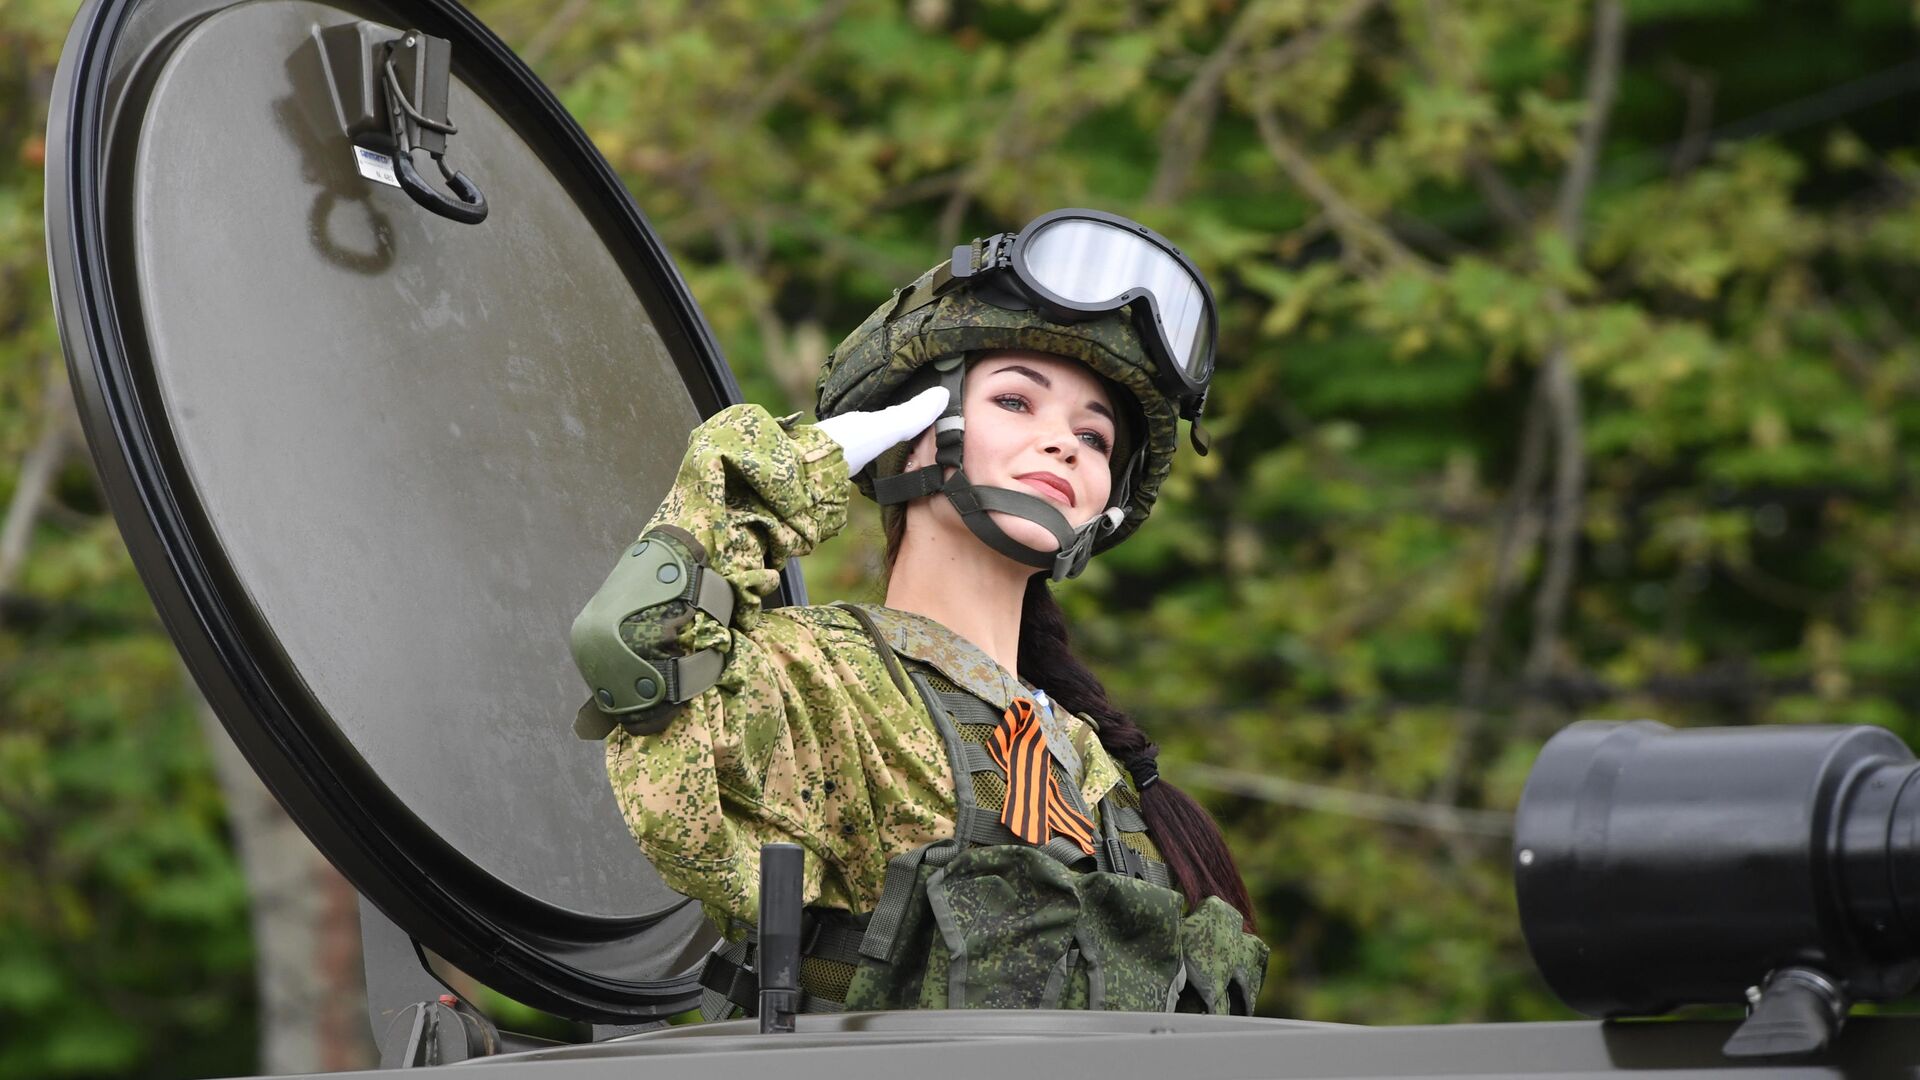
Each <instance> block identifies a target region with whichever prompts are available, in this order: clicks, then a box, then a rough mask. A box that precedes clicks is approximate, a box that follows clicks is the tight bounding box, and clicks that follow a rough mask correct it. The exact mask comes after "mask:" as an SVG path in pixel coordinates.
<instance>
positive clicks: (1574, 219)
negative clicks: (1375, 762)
mask: <svg viewBox="0 0 1920 1080" xmlns="http://www.w3.org/2000/svg"><path fill="white" fill-rule="evenodd" d="M1626 22H1627V20H1626V12H1625V8H1624V6H1623V4H1622V2H1621V0H1600V2H1599V7H1598V9H1597V11H1596V12H1595V15H1594V29H1593V45H1592V50H1591V52H1590V53H1589V55H1588V61H1587V89H1586V95H1587V115H1586V119H1585V120H1584V121H1583V123H1582V125H1581V132H1580V144H1579V146H1578V147H1576V148H1575V150H1574V155H1573V158H1572V160H1570V161H1569V162H1568V163H1567V171H1566V175H1565V177H1564V178H1563V179H1562V181H1561V185H1560V195H1559V198H1558V199H1557V200H1556V202H1555V206H1554V225H1555V227H1556V228H1558V229H1559V230H1560V233H1561V235H1562V236H1564V237H1566V241H1567V245H1568V246H1569V247H1570V248H1571V249H1572V250H1574V251H1575V252H1578V251H1579V250H1580V241H1581V233H1582V226H1583V224H1584V220H1585V216H1586V206H1587V195H1588V193H1589V192H1590V191H1591V190H1592V187H1593V175H1594V170H1595V169H1597V168H1598V167H1599V162H1600V144H1601V141H1602V139H1603V137H1604V136H1605V134H1606V130H1607V120H1608V118H1609V117H1610V116H1611V115H1612V112H1613V101H1614V96H1615V93H1616V92H1617V90H1618V88H1619V80H1620V58H1621V53H1622V52H1623V51H1624V48H1623V47H1624V45H1625V41H1626ZM1554 304H1555V306H1556V307H1558V308H1562V309H1564V307H1565V304H1566V300H1565V298H1564V297H1559V296H1556V297H1555V298H1554ZM1540 378H1541V379H1542V380H1543V381H1544V384H1545V394H1546V400H1547V403H1548V407H1549V415H1550V417H1551V419H1552V422H1553V443H1554V469H1553V497H1552V499H1551V500H1550V501H1549V503H1548V507H1547V515H1548V517H1547V522H1548V524H1547V565H1546V570H1545V572H1544V573H1543V574H1542V576H1541V580H1540V588H1539V591H1538V592H1537V593H1536V594H1535V596H1534V606H1533V618H1534V621H1533V643H1532V645H1531V646H1530V647H1529V648H1528V650H1527V663H1526V668H1525V675H1524V677H1525V679H1526V681H1528V682H1537V681H1539V680H1540V679H1542V678H1544V677H1545V676H1546V675H1547V674H1548V673H1549V672H1550V671H1551V670H1552V668H1553V665H1554V662H1555V658H1556V656H1557V654H1558V653H1559V650H1560V627H1561V623H1562V622H1563V620H1564V619H1565V617H1566V608H1567V596H1568V594H1569V593H1570V592H1571V591H1572V589H1573V579H1574V573H1575V569H1576V567H1575V562H1576V556H1577V554H1578V549H1579V541H1580V532H1581V524H1582V522H1581V518H1582V515H1583V508H1584V497H1585V493H1586V481H1587V459H1586V430H1585V422H1584V418H1583V416H1582V410H1581V404H1580V380H1579V379H1578V377H1577V376H1576V375H1575V374H1574V371H1573V362H1572V361H1571V360H1569V359H1568V357H1567V346H1566V344H1565V342H1560V343H1557V344H1555V345H1554V346H1553V347H1552V348H1551V349H1549V350H1548V351H1547V355H1546V358H1545V361H1544V363H1543V364H1542V367H1541V371H1540Z"/></svg>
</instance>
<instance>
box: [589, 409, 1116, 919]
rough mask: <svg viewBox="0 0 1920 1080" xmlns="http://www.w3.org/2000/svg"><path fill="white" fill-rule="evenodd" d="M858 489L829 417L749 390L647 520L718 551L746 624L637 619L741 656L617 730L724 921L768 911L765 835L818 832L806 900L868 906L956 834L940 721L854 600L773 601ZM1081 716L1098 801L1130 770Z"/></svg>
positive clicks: (1088, 787) (924, 657)
mask: <svg viewBox="0 0 1920 1080" xmlns="http://www.w3.org/2000/svg"><path fill="white" fill-rule="evenodd" d="M851 489H852V485H850V484H849V483H848V481H847V472H846V464H845V461H844V459H843V458H842V457H841V455H840V451H839V447H838V445H837V444H835V443H834V442H833V440H832V439H830V438H828V437H827V436H826V435H825V434H824V433H822V432H820V431H819V430H818V429H816V428H814V427H812V426H810V425H803V424H800V425H783V424H782V423H781V422H780V421H777V420H775V419H774V418H773V417H772V416H770V415H768V413H767V412H766V411H765V410H764V409H761V408H759V407H758V406H752V405H740V406H734V407H732V408H729V409H726V410H723V411H722V412H720V413H718V414H716V415H715V416H714V417H713V418H711V419H709V420H708V421H707V422H706V423H704V424H702V425H701V426H700V427H699V428H698V429H696V430H695V431H694V433H693V436H692V439H691V442H690V445H689V446H688V450H687V455H686V458H685V459H684V461H683V462H682V464H681V467H680V472H679V474H678V476H677V477H676V478H675V481H674V486H673V489H672V491H671V492H670V493H669V494H668V495H667V498H666V500H665V501H664V502H662V504H661V506H660V509H659V510H658V511H657V512H656V513H655V515H654V517H653V521H652V523H651V524H650V525H649V530H651V529H652V528H653V526H654V525H660V524H671V525H677V526H679V527H680V528H682V529H684V530H686V531H687V532H688V533H690V534H691V535H692V536H693V537H694V539H695V541H696V542H697V543H698V544H699V545H700V547H701V548H702V549H703V551H701V552H693V553H690V554H692V555H693V556H694V557H695V558H700V557H704V561H705V562H706V564H707V565H708V566H709V567H711V568H713V569H714V570H715V571H717V572H719V573H720V574H721V575H722V576H724V577H725V578H726V580H727V581H728V582H729V583H730V584H731V585H732V586H733V589H734V594H735V609H734V625H733V626H732V627H727V626H722V625H719V624H718V623H716V622H715V621H714V620H713V619H711V618H710V617H708V616H707V615H706V614H704V613H700V612H695V613H693V614H691V616H689V617H684V618H683V617H682V616H680V615H677V614H662V615H660V616H657V617H654V616H646V617H637V618H634V619H630V620H628V621H627V622H626V623H625V624H624V625H623V626H622V634H623V636H624V638H625V640H626V641H627V643H628V644H629V646H630V647H632V648H634V649H635V651H636V652H639V653H640V654H642V655H648V656H655V657H665V656H671V655H684V654H686V653H687V652H691V651H694V650H698V649H704V648H715V649H719V650H720V651H721V652H722V653H724V654H725V655H726V658H727V662H726V666H725V667H724V669H723V670H722V672H721V675H720V681H719V682H718V683H717V684H716V685H715V686H714V687H713V689H711V690H709V691H708V692H706V693H704V694H701V695H699V696H697V697H695V698H693V699H692V700H690V701H688V702H686V703H685V704H684V705H680V706H677V707H673V708H674V713H675V715H674V716H673V719H672V722H671V723H669V724H666V725H665V726H664V730H660V731H658V732H655V733H652V734H647V733H641V732H636V731H630V730H627V729H625V728H621V729H616V730H615V731H614V732H613V733H612V734H611V735H610V736H608V739H607V746H606V758H607V773H608V777H609V779H610V780H611V782H612V784H613V789H614V793H615V795H616V798H617V800H618V802H619V805H620V808H621V812H622V814H623V815H624V817H625V818H626V821H627V824H628V827H629V828H630V829H631V830H632V832H633V835H634V839H635V840H636V841H638V842H639V844H640V847H641V849H642V850H643V851H644V852H645V853H646V855H647V857H648V859H649V860H651V861H652V863H653V865H654V867H655V868H656V869H657V870H658V871H659V872H660V875H661V876H662V877H663V878H664V879H665V880H666V882H667V884H669V885H670V886H672V887H673V888H674V889H676V890H678V891H679V892H682V893H684V894H686V895H688V896H691V897H694V898H695V899H697V900H699V901H701V903H702V904H704V905H705V906H706V908H707V911H708V914H709V915H710V916H712V917H713V918H714V920H715V922H716V923H717V924H718V925H721V926H726V925H728V919H729V918H731V919H734V920H738V921H744V922H751V921H752V920H753V919H754V918H755V917H756V913H757V910H758V906H759V887H758V880H759V852H760V846H761V845H762V844H764V843H769V842H774V841H787V842H792V843H797V844H799V845H801V847H802V848H804V849H805V851H806V856H807V857H806V861H805V878H804V895H805V899H806V902H807V903H809V904H818V905H822V906H827V907H837V908H843V909H846V910H848V911H856V912H857V911H866V910H870V909H871V908H872V907H873V906H874V904H875V903H876V902H877V901H878V899H879V896H880V891H881V885H882V881H883V880H884V877H885V872H886V864H887V860H888V859H889V858H891V857H892V856H893V855H896V854H898V853H900V852H903V851H908V850H912V849H914V848H916V847H919V846H921V845H924V844H927V843H930V842H932V841H934V840H938V839H941V838H944V837H949V836H951V835H953V829H954V821H953V819H954V789H953V778H952V775H951V773H950V771H949V768H948V763H947V759H946V751H945V749H944V746H943V744H942V741H941V737H940V735H939V733H938V732H937V730H936V729H935V728H934V726H933V722H932V719H931V718H930V717H929V716H928V715H927V713H926V708H925V706H924V705H923V704H922V703H921V701H920V699H919V697H918V695H917V694H914V693H913V692H912V690H911V689H910V688H909V689H908V690H907V691H906V692H905V693H903V692H902V690H901V688H900V687H899V686H898V685H897V684H896V683H895V682H894V680H893V677H892V676H891V674H890V673H889V672H888V670H887V668H886V665H885V663H884V661H882V659H881V658H880V655H879V653H878V651H877V650H876V648H875V645H874V643H873V641H872V639H871V638H870V637H869V636H868V635H867V633H866V631H865V630H864V629H863V628H862V627H861V626H860V624H859V622H858V620H857V619H856V618H855V616H854V615H853V613H852V612H850V611H848V610H846V609H844V608H838V607H830V606H821V607H799V608H793V607H787V608H775V609H771V610H768V609H765V608H764V607H763V606H762V601H763V600H764V599H765V598H766V597H767V596H769V595H770V594H772V593H773V592H774V590H775V589H776V588H777V587H778V584H779V573H778V571H777V570H774V569H771V568H772V567H778V566H781V565H783V564H784V563H785V561H786V560H787V558H788V557H790V556H800V555H805V554H806V553H807V552H809V551H811V550H813V548H814V546H815V545H817V544H818V543H820V542H821V541H822V540H824V539H826V538H827V537H828V536H830V535H832V534H833V532H834V531H835V530H837V529H839V528H840V527H841V526H842V525H843V524H844V523H845V521H846V508H847V499H848V495H849V493H850V492H851ZM643 535H648V536H649V537H650V538H659V537H662V536H664V535H665V534H662V533H658V532H648V533H643ZM868 610H870V611H871V612H872V614H873V615H874V616H875V617H876V621H877V622H878V623H879V625H880V627H881V629H882V632H883V633H884V634H885V635H886V636H887V638H888V639H889V642H890V643H891V644H892V646H893V647H894V648H895V650H896V651H898V652H900V653H901V654H902V655H905V656H910V657H912V658H914V659H916V660H920V661H923V662H925V663H927V664H930V665H932V666H934V667H935V668H938V669H939V670H940V671H941V672H942V673H943V674H945V675H946V676H947V677H948V678H950V679H952V680H953V681H954V682H955V683H956V684H957V685H961V686H965V687H967V688H968V689H970V690H973V691H974V692H976V693H980V694H981V695H982V697H983V698H985V699H986V700H988V701H989V702H992V703H996V704H997V705H998V707H1004V706H1005V704H1006V703H1007V701H1008V700H1010V699H1011V697H1012V696H1013V694H1015V693H1031V690H1030V688H1027V687H1025V686H1024V685H1023V684H1021V683H1020V681H1019V680H1018V679H1017V678H1015V677H1014V676H1013V675H1011V674H1010V673H1008V672H1006V671H1005V670H1004V669H1002V668H1000V667H999V666H998V665H997V664H995V663H994V662H993V661H992V660H991V659H989V658H988V657H987V656H986V654H985V653H983V652H981V651H980V650H979V649H978V648H977V647H975V646H974V645H972V644H971V643H969V642H967V641H965V640H964V639H962V638H960V637H958V636H957V635H955V634H953V633H952V632H951V631H948V630H946V629H945V628H944V627H942V626H940V624H938V623H936V622H933V621H932V620H930V619H925V618H923V617H921V616H917V615H911V614H909V613H906V612H896V611H892V610H891V609H888V608H883V607H873V608H870V609H868ZM653 635H657V636H653ZM1069 723H1070V725H1071V731H1072V737H1073V742H1074V745H1075V748H1076V749H1077V750H1078V751H1079V753H1080V756H1081V758H1082V760H1083V761H1084V762H1085V763H1086V764H1085V768H1084V770H1083V772H1082V774H1081V775H1080V776H1078V777H1075V778H1074V779H1075V780H1076V781H1078V785H1079V787H1080V789H1081V791H1082V793H1083V795H1085V796H1086V798H1087V801H1088V803H1089V804H1092V803H1096V802H1098V800H1099V799H1100V798H1101V797H1102V796H1104V795H1105V794H1106V793H1107V792H1108V791H1109V790H1111V789H1112V787H1113V785H1114V784H1116V783H1121V782H1122V780H1121V777H1122V775H1123V774H1122V771H1121V769H1120V768H1119V766H1118V765H1117V764H1115V763H1114V761H1113V759H1112V758H1110V757H1108V756H1107V754H1106V752H1105V751H1104V750H1102V749H1101V748H1100V745H1099V737H1098V734H1097V733H1096V732H1095V731H1094V730H1093V729H1092V727H1091V726H1089V725H1088V724H1087V723H1086V722H1085V721H1084V720H1082V719H1080V718H1078V717H1075V718H1073V719H1072V720H1071V721H1070V722H1069ZM633 726H634V727H636V728H644V727H651V726H654V725H652V724H649V723H646V722H641V723H637V724H635V725H633Z"/></svg>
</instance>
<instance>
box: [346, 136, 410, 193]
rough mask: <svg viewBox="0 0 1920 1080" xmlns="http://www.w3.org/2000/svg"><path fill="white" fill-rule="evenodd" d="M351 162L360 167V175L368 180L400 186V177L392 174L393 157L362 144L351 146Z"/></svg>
mask: <svg viewBox="0 0 1920 1080" xmlns="http://www.w3.org/2000/svg"><path fill="white" fill-rule="evenodd" d="M353 163H354V164H355V165H358V166H359V167H360V175H361V176H364V177H366V178H367V179H369V180H378V181H380V182H381V183H383V184H391V185H393V186H394V187H399V186H400V178H399V177H397V176H395V175H393V159H392V158H390V157H388V156H387V155H385V154H378V153H375V152H373V151H372V150H369V149H367V148H366V147H364V146H356V147H354V148H353Z"/></svg>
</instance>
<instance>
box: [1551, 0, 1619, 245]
mask: <svg viewBox="0 0 1920 1080" xmlns="http://www.w3.org/2000/svg"><path fill="white" fill-rule="evenodd" d="M1626 38H1627V16H1626V9H1625V7H1624V6H1623V5H1622V3H1621V0H1600V3H1599V7H1598V8H1597V9H1596V10H1595V12H1594V18H1593V47H1592V50H1591V51H1590V52H1589V53H1588V55H1587V91H1586V98H1587V115H1586V118H1585V119H1584V120H1583V121H1582V122H1581V130H1580V143H1579V145H1578V146H1577V147H1575V148H1574V153H1573V159H1572V160H1571V161H1569V162H1567V171H1566V174H1565V176H1564V177H1562V179H1561V181H1560V196H1559V198H1558V199H1557V200H1555V202H1554V210H1553V219H1554V225H1555V226H1556V227H1557V228H1558V229H1559V230H1560V232H1561V233H1562V235H1564V236H1565V237H1566V238H1567V246H1569V247H1571V248H1574V249H1575V250H1578V249H1579V247H1580V240H1581V227H1582V225H1584V224H1585V217H1586V211H1587V194H1588V192H1589V191H1590V190H1591V189H1592V187H1593V175H1594V172H1595V171H1596V170H1597V169H1598V168H1599V167H1600V143H1601V140H1602V139H1603V138H1604V136H1605V135H1606V133H1607V120H1608V118H1609V117H1611V116H1612V115H1613V99H1614V96H1615V94H1616V93H1618V91H1619V89H1620V54H1621V52H1622V51H1623V49H1624V46H1625V44H1626Z"/></svg>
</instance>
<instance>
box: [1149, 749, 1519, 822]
mask: <svg viewBox="0 0 1920 1080" xmlns="http://www.w3.org/2000/svg"><path fill="white" fill-rule="evenodd" d="M1168 771H1169V772H1172V773H1174V774H1176V775H1177V776H1178V777H1179V779H1180V783H1181V785H1182V786H1189V787H1198V788H1208V789H1211V790H1214V791H1224V792H1227V793H1228V794H1232V795H1241V796H1245V797H1247V798H1251V799H1259V800H1261V801H1263V802H1270V803H1279V804H1281V805H1283V806H1292V807H1296V808H1298V809H1301V810H1313V811H1318V812H1320V813H1324V814H1339V815H1342V816H1344V817H1354V818H1363V819H1365V820H1368V821H1382V822H1386V823H1388V824H1392V825H1410V826H1412V827H1414V828H1417V829H1428V830H1431V831H1433V832H1440V833H1448V834H1453V835H1460V836H1487V837H1496V838H1498V837H1507V836H1512V835H1513V815H1511V814H1506V813H1501V812H1499V811H1496V810H1470V809H1466V808H1464V807H1458V806H1449V805H1444V804H1441V803H1430V802H1420V801H1418V800H1415V799H1400V798H1395V797H1393V796H1391V795H1376V794H1374V793H1372V792H1368V791H1349V790H1347V789H1345V788H1336V787H1328V786H1325V785H1322V784H1309V783H1304V782H1302V781H1299V780H1290V779H1288V778H1286V777H1283V776H1268V775H1266V774H1265V773H1255V772H1245V771H1242V770H1240V769H1223V768H1220V767H1219V766H1216V765H1202V764H1200V763H1198V762H1188V761H1183V762H1179V763H1177V764H1174V765H1173V766H1172V767H1171V768H1169V770H1168Z"/></svg>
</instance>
